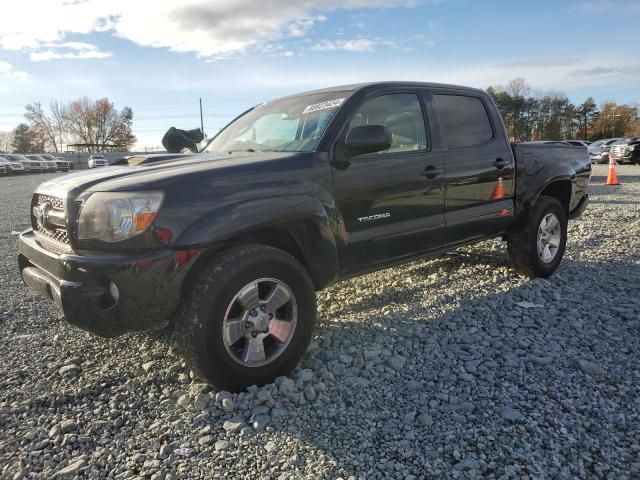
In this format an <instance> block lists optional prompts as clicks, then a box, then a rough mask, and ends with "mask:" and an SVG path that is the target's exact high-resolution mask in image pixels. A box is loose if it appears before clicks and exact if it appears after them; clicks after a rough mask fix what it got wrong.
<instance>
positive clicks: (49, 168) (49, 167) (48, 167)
mask: <svg viewBox="0 0 640 480" xmlns="http://www.w3.org/2000/svg"><path fill="white" fill-rule="evenodd" d="M25 156H26V157H27V158H28V159H30V160H34V161H36V162H40V165H41V166H42V171H43V172H49V173H53V172H55V171H56V170H57V169H58V165H57V164H56V162H52V161H49V160H46V159H45V158H43V157H42V156H40V155H25Z"/></svg>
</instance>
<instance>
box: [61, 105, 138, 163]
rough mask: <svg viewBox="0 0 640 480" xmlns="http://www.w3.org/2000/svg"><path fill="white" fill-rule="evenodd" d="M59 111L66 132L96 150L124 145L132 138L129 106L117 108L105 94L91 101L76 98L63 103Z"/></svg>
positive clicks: (128, 143) (129, 143)
mask: <svg viewBox="0 0 640 480" xmlns="http://www.w3.org/2000/svg"><path fill="white" fill-rule="evenodd" d="M62 115H63V118H64V125H65V127H66V130H67V131H68V133H69V135H70V136H71V137H73V138H74V139H76V140H77V141H78V142H79V143H85V144H88V145H92V146H93V147H91V148H92V149H95V150H97V151H103V150H105V149H108V148H109V147H110V146H121V147H124V148H125V149H128V148H129V147H130V146H131V145H133V143H134V142H135V140H136V137H135V136H134V135H133V133H132V132H131V126H132V121H133V112H132V110H131V109H130V108H129V107H125V108H124V109H123V110H122V112H120V111H118V110H117V109H116V108H115V107H114V105H113V103H111V102H110V101H109V100H108V99H107V98H101V99H100V100H96V101H95V102H94V101H91V100H90V99H88V98H87V97H83V98H79V99H77V100H74V101H72V102H71V103H70V104H69V105H67V106H66V107H64V109H63V114H62Z"/></svg>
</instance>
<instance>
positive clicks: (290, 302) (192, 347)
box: [176, 245, 316, 391]
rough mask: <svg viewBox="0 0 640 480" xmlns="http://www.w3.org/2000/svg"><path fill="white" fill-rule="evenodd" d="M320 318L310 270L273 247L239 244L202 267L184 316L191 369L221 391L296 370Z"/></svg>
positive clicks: (182, 336) (181, 328) (181, 334)
mask: <svg viewBox="0 0 640 480" xmlns="http://www.w3.org/2000/svg"><path fill="white" fill-rule="evenodd" d="M315 317H316V305H315V291H314V288H313V284H312V282H311V279H310V278H309V275H308V274H307V272H306V271H305V269H304V267H302V265H300V263H299V262H298V261H297V260H296V259H295V258H294V257H292V256H291V255H289V254H288V253H286V252H284V251H282V250H278V249H275V248H271V247H266V246H259V245H250V246H242V247H234V248H231V249H229V250H227V251H225V252H223V253H222V254H221V255H219V256H217V257H215V258H214V259H213V260H212V261H211V262H210V263H209V265H208V266H207V267H206V268H205V269H204V270H203V271H202V272H201V274H200V276H199V278H198V279H197V280H196V282H195V284H194V286H193V288H192V289H191V291H190V292H186V299H185V303H184V307H183V309H182V313H181V315H180V318H178V319H177V321H176V333H177V338H178V343H179V346H180V350H181V351H182V354H183V356H184V357H185V359H186V361H187V363H188V364H189V366H190V367H191V369H192V370H193V371H194V372H195V373H196V374H197V375H198V376H200V377H201V378H203V379H204V380H206V381H207V382H209V383H210V384H211V385H213V386H214V387H216V388H220V389H225V390H230V391H239V390H242V389H244V388H246V387H248V386H250V385H263V384H265V383H269V382H272V381H273V380H274V379H275V378H276V377H278V376H280V375H286V374H287V373H289V372H290V371H291V370H292V369H293V368H294V367H295V366H296V365H297V363H298V362H299V360H300V358H301V357H302V355H303V354H304V352H305V350H306V348H307V345H308V344H309V341H310V340H311V335H312V331H313V325H314V323H315Z"/></svg>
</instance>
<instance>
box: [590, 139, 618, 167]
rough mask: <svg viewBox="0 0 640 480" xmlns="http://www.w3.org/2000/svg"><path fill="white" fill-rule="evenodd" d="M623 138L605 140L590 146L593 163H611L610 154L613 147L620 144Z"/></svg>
mask: <svg viewBox="0 0 640 480" xmlns="http://www.w3.org/2000/svg"><path fill="white" fill-rule="evenodd" d="M620 140H622V138H605V139H603V140H598V141H597V142H593V143H592V144H591V145H589V147H588V150H589V156H590V157H591V162H592V163H609V152H610V151H611V145H613V144H614V143H617V142H619V141H620Z"/></svg>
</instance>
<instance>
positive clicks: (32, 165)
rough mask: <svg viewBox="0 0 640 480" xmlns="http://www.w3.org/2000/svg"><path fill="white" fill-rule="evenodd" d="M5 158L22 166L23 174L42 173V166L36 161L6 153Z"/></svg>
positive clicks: (16, 154)
mask: <svg viewBox="0 0 640 480" xmlns="http://www.w3.org/2000/svg"><path fill="white" fill-rule="evenodd" d="M5 157H6V158H8V159H9V160H11V161H12V162H18V163H20V164H22V166H23V167H24V171H25V172H32V173H41V172H42V171H43V166H42V165H41V162H39V161H37V160H31V159H29V158H27V157H25V156H24V155H21V154H18V153H8V154H6V155H5Z"/></svg>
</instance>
